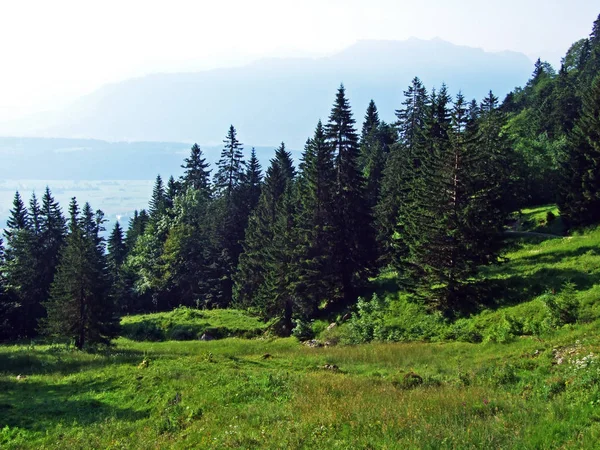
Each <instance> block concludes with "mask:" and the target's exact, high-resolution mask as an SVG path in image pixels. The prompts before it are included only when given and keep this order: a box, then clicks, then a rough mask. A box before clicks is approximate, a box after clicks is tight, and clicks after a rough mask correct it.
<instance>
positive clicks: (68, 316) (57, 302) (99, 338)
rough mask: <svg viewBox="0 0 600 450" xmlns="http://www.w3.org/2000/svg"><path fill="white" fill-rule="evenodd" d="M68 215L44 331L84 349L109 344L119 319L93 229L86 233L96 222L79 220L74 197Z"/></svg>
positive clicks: (94, 220)
mask: <svg viewBox="0 0 600 450" xmlns="http://www.w3.org/2000/svg"><path fill="white" fill-rule="evenodd" d="M88 206H89V205H88ZM87 209H88V212H89V211H90V210H91V209H90V208H89V207H88V208H87ZM69 213H70V221H69V234H68V235H67V238H66V243H65V247H64V249H63V251H62V252H61V257H60V264H59V266H58V270H57V274H56V279H55V280H54V282H53V283H52V289H51V295H50V299H49V300H48V301H46V302H45V303H44V306H45V308H46V310H47V313H48V315H47V318H46V319H45V320H44V321H43V322H42V330H43V332H44V333H45V334H47V335H48V336H51V337H54V338H58V339H68V340H72V341H74V342H75V346H76V347H77V348H79V349H82V348H84V347H85V346H87V345H93V344H97V343H109V342H110V339H111V338H113V337H114V336H116V334H117V331H118V320H117V317H116V314H115V311H114V306H113V303H112V301H111V299H110V297H109V295H108V284H107V279H106V274H105V267H104V261H103V259H102V258H99V255H98V252H97V247H96V244H95V236H94V230H91V234H90V235H87V233H88V232H90V230H88V231H86V230H84V227H85V226H86V225H87V226H90V225H91V224H92V223H93V222H96V221H97V219H96V218H95V217H93V221H90V220H89V217H88V218H85V217H84V218H82V219H81V220H80V217H79V208H78V206H77V202H76V200H75V199H74V198H73V200H72V201H71V204H70V207H69Z"/></svg>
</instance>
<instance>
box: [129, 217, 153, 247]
mask: <svg viewBox="0 0 600 450" xmlns="http://www.w3.org/2000/svg"><path fill="white" fill-rule="evenodd" d="M148 220H149V217H148V214H147V213H146V210H144V209H142V210H141V211H140V212H139V213H138V211H137V209H136V210H135V211H134V213H133V217H132V218H131V219H130V220H129V227H128V228H127V233H126V236H125V246H126V247H127V251H131V250H132V249H133V247H134V246H135V243H136V241H137V238H138V237H139V236H141V235H142V234H144V231H145V230H146V225H147V224H148Z"/></svg>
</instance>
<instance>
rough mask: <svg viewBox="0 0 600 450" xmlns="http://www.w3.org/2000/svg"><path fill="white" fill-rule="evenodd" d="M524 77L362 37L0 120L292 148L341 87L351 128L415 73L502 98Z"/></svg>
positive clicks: (19, 130)
mask: <svg viewBox="0 0 600 450" xmlns="http://www.w3.org/2000/svg"><path fill="white" fill-rule="evenodd" d="M531 71H532V62H531V61H530V59H529V58H528V57H527V56H525V55H523V54H521V53H515V52H497V53H491V52H485V51H483V50H481V49H477V48H471V47H465V46H458V45H454V44H451V43H449V42H446V41H444V40H442V39H439V38H436V39H433V40H420V39H416V38H411V39H408V40H406V41H369V40H367V41H359V42H357V43H356V44H354V45H353V46H351V47H349V48H347V49H345V50H343V51H341V52H339V53H336V54H334V55H331V56H327V57H320V58H271V59H263V60H259V61H256V62H254V63H251V64H249V65H246V66H243V67H233V68H223V69H214V70H209V71H203V72H193V73H175V74H154V75H148V76H145V77H142V78H135V79H130V80H127V81H124V82H121V83H116V84H110V85H106V86H104V87H102V88H100V89H98V90H97V91H95V92H94V93H92V94H90V95H88V96H85V97H82V98H81V99H79V100H78V101H77V102H76V103H75V104H73V105H72V106H70V107H69V108H67V109H66V110H63V111H60V112H54V113H45V114H41V115H37V116H36V117H35V118H34V119H32V120H23V121H20V122H18V123H12V124H0V134H3V135H13V136H14V135H24V136H40V137H57V136H60V137H68V138H96V139H104V140H110V141H163V142H164V141H174V142H178V141H179V142H181V141H183V142H194V141H198V142H200V143H205V144H212V145H219V144H220V142H221V140H222V138H223V136H224V135H225V133H226V131H227V128H228V126H229V125H230V124H234V125H235V126H236V128H237V129H238V131H239V135H240V138H241V139H242V141H244V142H250V143H254V145H269V146H272V145H276V144H277V143H279V142H281V141H285V142H286V143H287V144H288V146H290V147H291V148H295V149H297V150H300V149H301V148H302V147H303V144H304V142H305V140H306V139H307V138H308V137H309V136H310V135H311V134H312V132H313V129H314V126H315V125H316V123H317V121H318V119H319V118H321V119H323V120H326V119H327V116H328V113H329V108H330V106H331V104H332V102H333V99H334V96H335V92H336V89H337V87H338V86H339V84H340V82H343V83H344V84H345V86H346V88H347V93H348V96H349V98H350V101H351V104H352V107H353V111H354V114H355V118H356V120H357V122H360V121H361V120H362V116H363V114H364V111H365V109H366V107H367V104H368V102H369V100H370V99H371V98H372V99H374V100H375V102H376V104H377V106H378V108H379V111H380V114H381V116H382V118H383V119H384V120H388V121H390V120H393V117H394V116H393V112H394V110H395V109H398V108H399V107H400V104H401V102H402V93H403V91H404V90H405V89H406V87H407V86H408V84H409V82H410V80H411V79H412V78H413V77H414V76H419V77H420V78H421V79H422V80H423V82H424V83H425V85H426V86H427V87H428V88H429V89H431V87H433V86H437V87H439V86H440V85H441V83H442V82H445V83H446V84H447V85H448V88H449V90H450V92H451V93H452V94H456V93H457V92H458V91H459V90H461V91H462V92H463V93H464V94H465V95H466V97H467V98H468V99H470V98H477V99H478V100H480V99H481V98H482V97H483V96H484V95H485V94H486V93H487V92H488V91H489V90H490V89H491V90H493V91H494V93H495V94H496V95H498V96H499V97H500V98H503V96H504V95H505V94H506V93H508V92H509V91H510V90H512V89H513V88H514V87H515V86H519V85H523V84H524V83H525V82H526V81H527V79H528V77H529V75H530V73H531Z"/></svg>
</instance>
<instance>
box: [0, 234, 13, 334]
mask: <svg viewBox="0 0 600 450" xmlns="http://www.w3.org/2000/svg"><path fill="white" fill-rule="evenodd" d="M5 263H6V260H5V254H4V244H3V241H2V239H1V238H0V341H3V340H5V339H8V338H10V337H13V332H12V325H13V324H12V320H13V314H14V310H15V309H16V307H17V304H16V303H15V302H14V301H13V300H12V299H11V297H10V296H9V295H8V292H7V289H6V279H5V276H4V269H5Z"/></svg>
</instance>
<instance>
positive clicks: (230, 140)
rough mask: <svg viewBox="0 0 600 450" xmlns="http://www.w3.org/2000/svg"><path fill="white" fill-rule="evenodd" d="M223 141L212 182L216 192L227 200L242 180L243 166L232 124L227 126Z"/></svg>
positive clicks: (240, 148) (238, 143) (235, 132)
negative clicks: (227, 129)
mask: <svg viewBox="0 0 600 450" xmlns="http://www.w3.org/2000/svg"><path fill="white" fill-rule="evenodd" d="M223 143H224V146H223V150H222V151H221V159H219V162H218V163H217V173H216V174H215V176H214V184H215V188H216V189H217V192H218V193H219V194H220V195H223V196H224V197H225V198H226V199H227V200H228V201H229V199H230V198H231V196H232V195H233V193H234V190H235V189H236V188H237V187H238V186H239V185H240V183H241V182H242V179H243V176H244V167H245V163H244V159H243V154H242V151H243V148H242V144H241V143H240V141H239V140H238V138H237V131H236V130H235V128H234V126H233V125H231V126H230V127H229V131H228V132H227V137H226V138H225V140H224V141H223Z"/></svg>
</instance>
